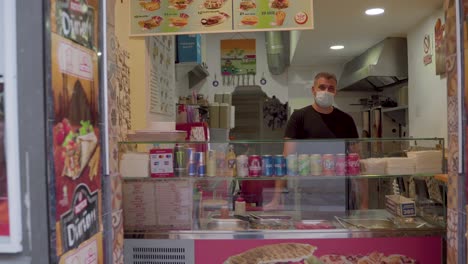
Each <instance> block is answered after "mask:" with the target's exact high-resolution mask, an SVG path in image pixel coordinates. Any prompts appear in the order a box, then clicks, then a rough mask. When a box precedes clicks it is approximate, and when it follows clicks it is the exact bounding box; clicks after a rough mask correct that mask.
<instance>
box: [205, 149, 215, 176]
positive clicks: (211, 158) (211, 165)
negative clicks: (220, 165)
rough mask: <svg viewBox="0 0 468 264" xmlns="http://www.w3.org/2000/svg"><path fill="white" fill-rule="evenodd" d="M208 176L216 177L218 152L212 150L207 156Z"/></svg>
mask: <svg viewBox="0 0 468 264" xmlns="http://www.w3.org/2000/svg"><path fill="white" fill-rule="evenodd" d="M206 176H210V177H214V176H216V150H214V149H210V150H208V152H207V154H206Z"/></svg>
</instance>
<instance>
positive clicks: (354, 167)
mask: <svg viewBox="0 0 468 264" xmlns="http://www.w3.org/2000/svg"><path fill="white" fill-rule="evenodd" d="M347 168H348V175H350V176H357V175H360V174H361V162H360V158H359V154H357V153H350V154H348V157H347Z"/></svg>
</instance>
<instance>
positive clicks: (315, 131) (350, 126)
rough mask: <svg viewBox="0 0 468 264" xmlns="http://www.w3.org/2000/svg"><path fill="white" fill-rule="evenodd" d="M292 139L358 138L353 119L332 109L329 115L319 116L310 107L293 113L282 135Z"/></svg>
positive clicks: (336, 109)
mask: <svg viewBox="0 0 468 264" xmlns="http://www.w3.org/2000/svg"><path fill="white" fill-rule="evenodd" d="M284 136H285V137H287V138H292V139H314V138H358V137H359V134H358V132H357V129H356V125H355V124H354V120H353V118H352V117H351V116H350V115H348V114H346V113H345V112H343V111H341V110H339V109H338V108H334V109H333V112H331V113H330V114H321V113H319V112H317V111H316V110H315V109H314V108H313V107H312V106H310V105H309V106H307V107H304V108H302V109H299V110H296V111H294V113H293V114H292V115H291V118H290V119H289V121H288V124H287V126H286V131H285V134H284Z"/></svg>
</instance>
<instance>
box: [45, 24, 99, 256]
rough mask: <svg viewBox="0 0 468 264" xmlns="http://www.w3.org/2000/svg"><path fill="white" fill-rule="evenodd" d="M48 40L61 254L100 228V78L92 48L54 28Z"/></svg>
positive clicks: (55, 211)
mask: <svg viewBox="0 0 468 264" xmlns="http://www.w3.org/2000/svg"><path fill="white" fill-rule="evenodd" d="M51 42H52V43H51V85H52V87H51V88H52V89H51V92H50V95H49V96H48V97H49V98H48V100H49V101H51V102H50V103H49V109H48V111H49V120H52V121H49V122H51V124H50V126H51V127H50V128H49V129H51V130H52V131H51V132H49V135H50V136H49V137H50V141H49V146H51V147H52V152H53V153H52V157H53V160H52V162H49V163H50V164H51V165H52V166H51V167H50V168H51V173H52V175H51V176H50V179H51V182H53V184H51V187H50V188H51V189H50V193H53V196H51V198H50V203H51V206H53V208H54V209H53V210H51V217H52V219H55V225H54V226H53V228H54V229H55V237H52V238H51V239H52V240H54V238H55V241H51V245H54V244H55V245H56V255H57V257H58V258H59V259H60V257H61V256H62V255H63V254H65V253H67V252H70V251H72V250H75V249H77V248H78V247H80V246H81V244H82V243H84V242H86V241H88V240H89V239H91V238H92V237H93V236H95V235H96V234H97V233H99V232H101V231H102V220H101V215H102V214H101V212H102V209H101V208H102V207H101V204H102V203H101V200H102V197H101V173H102V172H101V158H100V157H101V140H100V137H101V135H100V133H101V131H100V125H99V124H100V112H99V78H98V56H97V54H96V52H94V51H93V50H90V49H88V48H86V47H84V46H82V45H79V44H77V43H75V42H73V41H71V40H69V39H66V38H64V37H62V36H60V35H58V34H55V33H51ZM101 243H102V240H100V241H98V244H99V245H100V244H101ZM86 263H100V262H86Z"/></svg>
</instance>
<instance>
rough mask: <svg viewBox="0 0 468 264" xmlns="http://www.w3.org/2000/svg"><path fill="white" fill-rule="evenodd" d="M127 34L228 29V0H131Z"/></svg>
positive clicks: (223, 30)
mask: <svg viewBox="0 0 468 264" xmlns="http://www.w3.org/2000/svg"><path fill="white" fill-rule="evenodd" d="M131 23H132V25H131V35H161V34H187V33H191V32H210V31H212V32H226V31H230V30H232V2H231V1H230V0H143V1H142V0H132V5H131Z"/></svg>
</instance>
